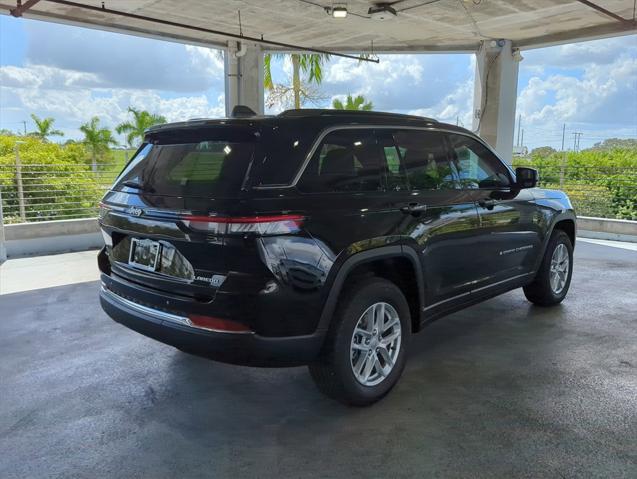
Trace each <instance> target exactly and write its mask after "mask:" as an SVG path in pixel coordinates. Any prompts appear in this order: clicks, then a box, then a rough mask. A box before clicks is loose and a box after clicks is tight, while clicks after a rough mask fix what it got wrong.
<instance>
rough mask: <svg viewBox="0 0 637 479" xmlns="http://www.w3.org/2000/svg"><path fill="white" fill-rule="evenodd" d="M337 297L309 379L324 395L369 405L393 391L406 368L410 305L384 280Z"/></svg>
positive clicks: (357, 286)
mask: <svg viewBox="0 0 637 479" xmlns="http://www.w3.org/2000/svg"><path fill="white" fill-rule="evenodd" d="M341 298H342V299H341V301H340V302H339V304H338V307H337V309H336V312H335V314H334V317H333V320H332V324H331V326H330V329H329V331H328V333H327V337H326V339H325V344H324V346H323V351H322V352H321V356H320V358H319V360H318V361H317V362H316V363H313V364H311V365H310V366H309V370H310V375H311V376H312V379H313V380H314V382H315V383H316V385H317V387H318V388H319V390H320V391H321V392H323V393H324V394H326V395H327V396H329V397H331V398H333V399H336V400H337V401H340V402H342V403H344V404H348V405H353V406H367V405H370V404H372V403H374V402H376V401H378V400H379V399H381V398H382V397H383V396H385V395H386V394H387V393H388V392H389V391H390V390H391V389H392V388H393V387H394V385H395V384H396V383H397V382H398V379H399V378H400V375H401V374H402V371H403V369H404V367H405V361H406V357H407V356H406V355H407V347H408V342H409V336H410V334H411V318H410V312H409V305H408V304H407V300H406V299H405V296H404V295H403V293H402V292H401V290H400V289H399V288H398V287H397V286H396V285H395V284H394V283H392V282H390V281H387V280H385V279H382V278H370V279H366V280H363V281H361V282H360V283H357V284H355V285H354V286H352V287H351V288H349V289H348V290H346V291H344V292H343V293H342V295H341Z"/></svg>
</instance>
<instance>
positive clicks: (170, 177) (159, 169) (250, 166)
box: [114, 126, 308, 198]
mask: <svg viewBox="0 0 637 479" xmlns="http://www.w3.org/2000/svg"><path fill="white" fill-rule="evenodd" d="M307 147H308V142H307V141H303V140H302V139H301V138H300V137H299V135H298V134H296V133H295V132H294V133H293V132H292V131H286V132H285V133H283V134H282V132H281V131H280V129H279V128H270V127H265V128H260V129H256V128H248V127H245V128H241V127H236V126H233V127H214V128H206V129H200V130H193V129H183V130H181V131H179V130H170V131H166V132H161V133H158V134H154V135H153V136H151V137H148V138H147V143H145V144H144V145H142V147H141V148H140V149H139V150H138V152H137V154H136V155H135V156H134V157H133V159H132V160H131V161H130V162H129V164H128V165H127V166H126V167H125V168H124V171H122V173H121V174H120V175H119V177H118V178H117V180H116V183H115V186H114V189H118V190H126V191H133V190H137V191H140V192H144V193H149V194H157V195H165V196H184V197H207V198H211V197H212V198H223V197H226V198H228V197H236V196H237V195H239V194H240V193H241V192H242V191H245V190H247V189H249V188H250V187H252V186H265V185H286V184H288V183H290V182H291V181H292V178H293V176H294V174H295V173H296V171H297V170H298V167H299V166H300V163H301V162H302V158H303V155H304V151H305V150H306V148H307Z"/></svg>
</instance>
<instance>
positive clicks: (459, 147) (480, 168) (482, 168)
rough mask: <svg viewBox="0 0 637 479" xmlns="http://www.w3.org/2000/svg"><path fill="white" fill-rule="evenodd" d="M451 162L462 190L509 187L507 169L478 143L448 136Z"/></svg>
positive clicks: (457, 136) (470, 139)
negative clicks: (454, 166)
mask: <svg viewBox="0 0 637 479" xmlns="http://www.w3.org/2000/svg"><path fill="white" fill-rule="evenodd" d="M449 141H450V144H451V153H452V157H453V162H454V164H455V165H456V168H457V170H458V176H459V178H460V184H461V186H462V187H463V188H500V187H507V186H509V185H510V179H509V173H508V170H507V168H506V167H505V166H504V165H503V164H502V162H501V161H500V160H499V159H498V158H497V157H496V156H495V155H494V154H493V153H491V151H490V150H489V149H488V148H487V147H486V146H484V145H483V144H482V143H480V142H479V141H476V140H474V139H473V138H470V137H468V136H464V135H449Z"/></svg>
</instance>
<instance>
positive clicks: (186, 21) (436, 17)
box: [0, 0, 635, 52]
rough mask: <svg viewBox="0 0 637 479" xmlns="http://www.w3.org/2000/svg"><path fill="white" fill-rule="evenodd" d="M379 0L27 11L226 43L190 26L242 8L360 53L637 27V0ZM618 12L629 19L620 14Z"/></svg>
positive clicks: (187, 1)
mask: <svg viewBox="0 0 637 479" xmlns="http://www.w3.org/2000/svg"><path fill="white" fill-rule="evenodd" d="M23 3H25V4H26V3H28V1H27V0H24V1H23ZM73 3H75V4H76V5H74V4H73ZM102 3H104V6H105V7H106V8H107V9H112V10H118V11H122V12H126V13H132V14H134V15H138V16H141V17H150V18H154V19H161V20H169V21H171V22H175V23H179V24H183V25H184V26H175V25H166V24H160V23H155V22H150V21H147V20H143V19H140V18H130V17H125V16H121V15H117V14H114V13H110V12H108V11H100V10H99V7H101V5H102ZM378 3H379V2H373V1H366V0H348V1H343V2H340V1H332V0H269V1H267V0H224V1H206V0H127V1H117V0H105V2H101V1H90V0H88V1H87V0H77V1H76V2H59V1H56V0H41V1H39V2H35V4H34V5H33V6H31V8H30V9H29V10H28V11H26V12H25V13H24V16H25V17H27V18H37V19H42V20H49V21H57V22H63V23H71V24H76V25H81V26H86V27H91V28H100V29H106V30H113V31H118V32H123V33H130V34H136V35H143V36H152V37H162V38H166V39H170V40H177V41H181V42H185V43H192V44H203V45H209V46H224V45H225V42H226V40H227V38H226V37H224V36H222V35H218V34H212V33H209V32H202V31H195V30H192V29H189V28H186V27H185V26H186V25H187V26H194V27H202V28H204V29H211V30H218V31H223V32H229V33H232V34H238V33H239V31H240V29H239V14H238V12H239V11H240V12H241V23H242V28H241V30H242V32H243V34H244V35H247V36H251V37H256V38H262V37H263V38H264V39H265V40H272V41H277V42H283V43H288V44H294V45H298V46H299V47H313V48H319V49H329V50H334V51H351V52H365V51H369V50H370V48H371V45H372V41H373V45H374V51H375V52H383V51H474V50H476V49H477V48H478V46H479V44H480V42H481V41H482V40H492V39H500V38H503V39H509V40H512V41H513V44H514V46H517V47H521V48H532V47H538V46H546V45H551V44H559V43H567V42H572V41H577V40H582V39H588V38H599V37H604V36H616V35H621V34H623V33H630V32H631V31H633V32H634V31H635V23H634V10H633V8H634V1H633V0H594V3H595V5H597V6H599V7H601V8H602V9H605V10H607V11H608V12H610V14H609V13H604V12H603V11H600V10H599V9H596V8H594V6H592V5H590V3H591V2H586V1H580V0H428V1H424V0H399V1H389V2H388V3H389V4H391V6H392V8H394V9H395V10H396V12H397V15H396V16H395V17H392V18H389V19H387V20H384V21H379V20H374V19H371V18H370V16H369V15H368V9H369V7H370V6H373V5H374V4H378ZM80 5H85V6H91V7H93V8H94V9H93V10H89V9H85V8H81V6H80ZM334 5H346V6H347V9H348V11H349V15H348V16H347V18H345V19H335V18H332V17H331V16H330V15H328V13H326V11H325V9H324V8H323V7H332V6H334ZM15 7H16V3H15V2H12V1H8V0H0V12H1V13H5V14H6V13H9V10H10V9H12V8H15ZM95 7H98V8H95ZM612 14H615V15H616V16H619V17H622V18H624V19H626V20H625V21H621V20H620V19H618V18H613V16H612Z"/></svg>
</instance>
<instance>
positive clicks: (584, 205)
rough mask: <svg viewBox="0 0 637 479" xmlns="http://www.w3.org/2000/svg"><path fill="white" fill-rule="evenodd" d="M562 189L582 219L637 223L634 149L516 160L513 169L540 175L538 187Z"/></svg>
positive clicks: (635, 151)
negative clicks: (601, 218)
mask: <svg viewBox="0 0 637 479" xmlns="http://www.w3.org/2000/svg"><path fill="white" fill-rule="evenodd" d="M562 163H564V181H563V183H562V188H561V189H562V190H564V191H565V192H566V193H567V194H568V195H569V197H570V198H571V201H572V202H573V205H574V206H575V209H576V211H577V214H579V215H582V216H601V217H606V218H619V219H629V220H637V149H630V148H626V149H612V150H585V151H581V152H577V153H574V152H568V153H567V154H566V159H565V161H564V158H563V155H562V153H553V154H551V155H549V156H531V157H528V158H516V159H514V161H513V166H514V167H517V166H529V167H531V168H536V169H537V170H538V171H539V173H540V184H541V185H542V186H543V187H546V188H556V189H559V188H560V173H561V169H562Z"/></svg>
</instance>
